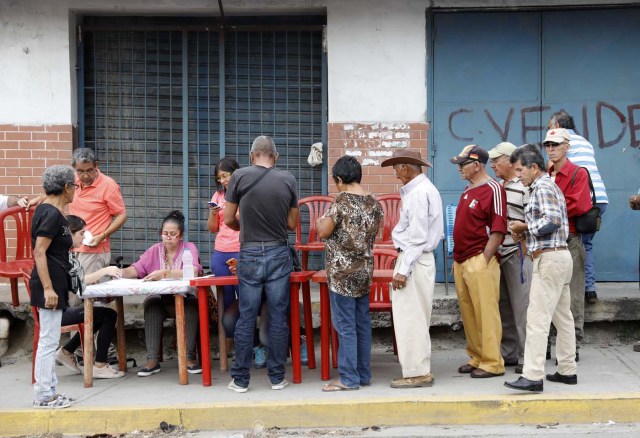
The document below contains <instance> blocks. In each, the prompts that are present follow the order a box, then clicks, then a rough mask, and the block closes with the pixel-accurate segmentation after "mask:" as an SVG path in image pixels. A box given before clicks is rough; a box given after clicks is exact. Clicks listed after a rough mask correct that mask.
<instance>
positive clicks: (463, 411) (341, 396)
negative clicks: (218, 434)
mask: <svg viewBox="0 0 640 438" xmlns="http://www.w3.org/2000/svg"><path fill="white" fill-rule="evenodd" d="M318 350H319V349H316V351H317V352H318V353H319V351H318ZM580 359H581V361H580V363H579V364H578V382H579V383H578V385H576V386H568V385H563V384H558V383H551V382H546V381H545V392H543V393H541V394H530V393H520V392H516V391H513V390H510V389H508V388H506V387H504V386H503V383H504V381H505V380H515V379H516V378H517V377H518V376H517V375H516V374H515V373H514V371H513V368H507V373H506V374H505V376H503V377H497V378H491V379H471V378H470V377H469V376H468V375H460V374H458V373H457V371H456V370H457V367H458V366H459V365H461V364H462V363H464V362H465V352H464V350H462V349H452V350H439V349H438V345H434V351H433V359H432V370H433V374H434V377H435V384H434V386H433V387H432V388H417V389H406V390H394V389H391V388H390V387H389V380H390V379H391V378H393V377H398V376H399V373H400V366H399V364H398V363H397V361H396V359H395V357H394V356H393V353H391V352H381V351H377V352H375V353H374V355H373V357H372V370H373V376H374V379H373V384H372V386H371V387H368V388H361V389H360V390H359V391H348V392H343V393H323V392H321V391H320V388H321V387H322V383H323V382H322V381H321V380H320V370H319V368H318V369H315V370H308V369H306V368H303V383H301V384H299V385H294V384H291V383H290V384H289V386H288V387H287V388H285V389H284V390H282V391H273V390H271V388H270V386H269V382H268V377H267V371H266V370H265V369H263V370H252V381H251V384H250V387H249V388H250V389H249V391H248V392H247V393H245V394H236V393H234V392H231V391H229V390H227V389H226V385H227V383H229V381H230V377H229V374H228V373H225V374H220V373H219V371H218V369H217V367H218V362H217V361H214V362H213V367H214V372H213V379H214V380H213V385H212V386H211V387H208V388H206V387H203V386H201V376H200V375H190V376H189V385H188V386H181V385H179V384H178V372H177V363H176V361H175V360H173V361H167V362H165V363H163V364H162V372H161V373H159V374H156V375H154V376H151V377H147V378H140V377H137V375H136V370H135V369H131V370H129V372H128V373H127V375H126V376H125V377H124V378H121V379H113V380H95V381H94V387H93V388H83V384H82V377H81V376H80V375H71V374H70V372H69V371H68V370H66V368H63V367H57V369H56V370H57V373H58V378H59V385H58V389H59V391H60V392H64V393H66V394H67V395H69V396H71V397H74V398H77V402H76V403H75V405H74V406H72V407H71V408H68V409H63V410H57V411H49V410H36V409H32V408H31V402H32V398H33V390H32V386H31V376H30V366H31V364H30V362H28V361H19V362H16V363H14V364H10V365H3V366H2V367H1V368H0V382H2V386H3V391H2V392H0V435H30V434H44V433H52V432H62V433H71V434H89V435H93V434H99V433H117V432H127V431H133V430H148V429H155V428H157V427H158V425H159V424H160V422H162V421H165V422H167V423H169V424H175V425H180V426H183V427H184V428H185V429H186V430H196V429H198V430H225V429H245V430H246V429H249V430H251V429H255V428H260V427H264V428H268V427H296V428H303V427H331V426H335V427H338V426H362V427H364V426H374V425H377V426H383V425H407V426H408V425H435V424H521V423H528V424H540V423H563V424H564V423H588V422H605V423H606V422H607V421H609V420H612V421H614V422H616V423H620V422H638V421H640V353H634V352H633V351H632V349H631V345H630V344H629V345H617V346H591V347H587V348H584V349H582V350H581V355H580ZM553 363H554V361H553V360H550V361H547V372H549V373H553V372H554V371H555V367H554V366H553ZM287 376H288V378H289V380H291V368H290V366H288V367H287ZM336 377H337V370H332V378H336Z"/></svg>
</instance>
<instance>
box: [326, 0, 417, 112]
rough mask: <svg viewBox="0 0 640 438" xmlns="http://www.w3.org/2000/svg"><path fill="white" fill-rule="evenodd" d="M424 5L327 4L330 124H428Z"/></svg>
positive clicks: (398, 0) (384, 1)
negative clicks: (363, 122) (397, 122)
mask: <svg viewBox="0 0 640 438" xmlns="http://www.w3.org/2000/svg"><path fill="white" fill-rule="evenodd" d="M425 14H426V2H424V1H419V0H394V1H389V0H355V1H343V0H329V2H328V5H327V42H328V69H329V121H330V122H348V121H374V122H375V121H390V122H391V121H402V122H423V121H425V120H426V109H427V97H426V85H425V70H426V45H425V32H426V30H425V25H426V16H425Z"/></svg>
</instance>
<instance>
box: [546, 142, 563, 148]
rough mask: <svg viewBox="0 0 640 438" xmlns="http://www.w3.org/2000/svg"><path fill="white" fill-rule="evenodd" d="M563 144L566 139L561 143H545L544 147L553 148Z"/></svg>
mask: <svg viewBox="0 0 640 438" xmlns="http://www.w3.org/2000/svg"><path fill="white" fill-rule="evenodd" d="M563 144H566V141H563V142H562V143H545V144H544V147H545V148H547V149H549V148H551V149H555V148H557V147H560V146H562V145H563Z"/></svg>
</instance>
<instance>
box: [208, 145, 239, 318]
mask: <svg viewBox="0 0 640 438" xmlns="http://www.w3.org/2000/svg"><path fill="white" fill-rule="evenodd" d="M239 168H240V165H239V164H238V163H237V161H236V160H234V159H232V158H223V159H222V160H220V161H219V162H218V164H216V166H215V168H214V169H213V173H214V175H215V178H216V192H215V193H214V194H213V196H212V197H211V202H215V203H216V204H217V205H218V206H217V207H215V206H211V205H210V206H209V220H208V221H207V226H208V227H209V231H211V232H212V233H217V234H216V240H215V243H214V246H213V254H211V271H212V272H213V273H214V274H215V275H216V276H218V277H221V276H226V275H234V273H233V272H231V271H230V270H229V264H228V262H229V260H231V259H235V260H236V261H237V260H238V253H239V252H240V231H235V230H232V229H231V228H229V227H228V226H226V225H225V224H224V220H223V217H222V216H223V210H224V204H225V203H226V202H225V200H224V195H225V193H226V191H227V186H228V185H229V180H231V174H233V172H234V171H236V170H237V169H239ZM237 292H238V287H237V286H225V288H224V308H225V310H227V309H228V308H229V306H230V305H231V304H232V303H233V302H234V301H235V300H236V299H237V298H238V294H237Z"/></svg>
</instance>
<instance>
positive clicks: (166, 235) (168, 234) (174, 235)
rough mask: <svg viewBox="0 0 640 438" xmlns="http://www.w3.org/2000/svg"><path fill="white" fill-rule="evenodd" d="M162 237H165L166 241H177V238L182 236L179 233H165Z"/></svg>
mask: <svg viewBox="0 0 640 438" xmlns="http://www.w3.org/2000/svg"><path fill="white" fill-rule="evenodd" d="M161 235H162V237H164V238H165V239H169V238H171V239H175V238H176V237H178V236H179V235H180V233H179V232H178V231H163V232H162V233H161Z"/></svg>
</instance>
